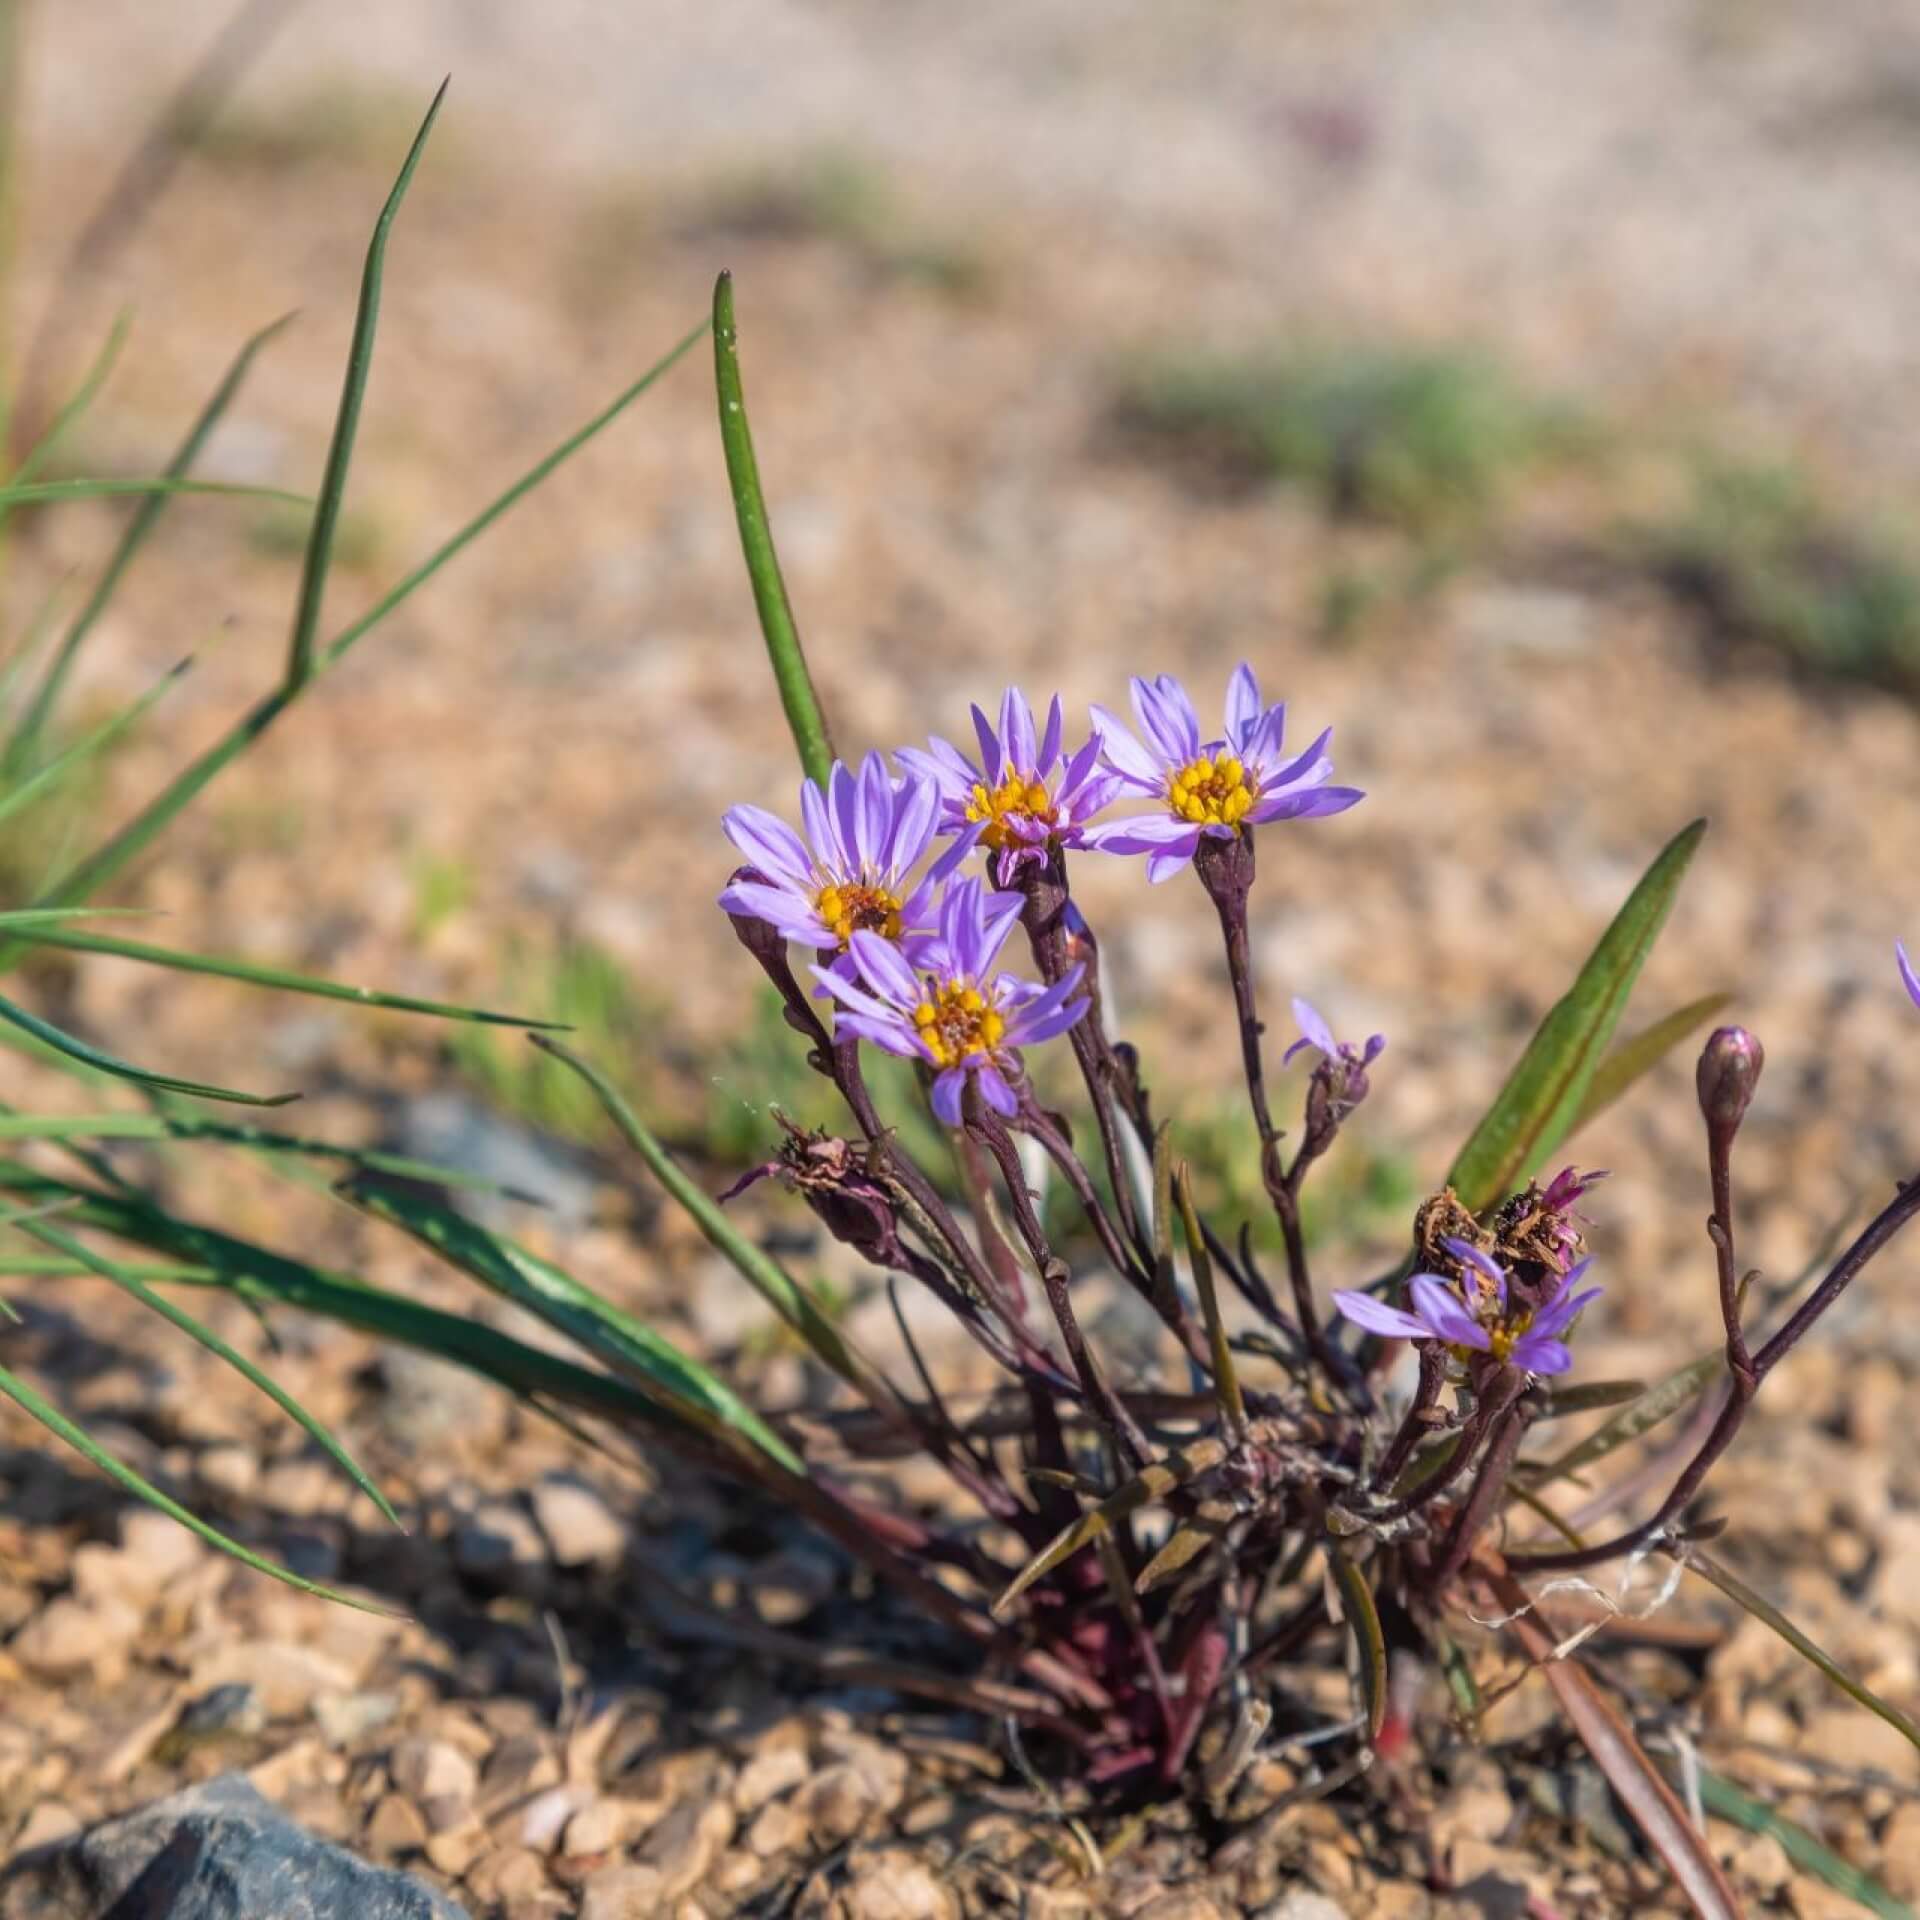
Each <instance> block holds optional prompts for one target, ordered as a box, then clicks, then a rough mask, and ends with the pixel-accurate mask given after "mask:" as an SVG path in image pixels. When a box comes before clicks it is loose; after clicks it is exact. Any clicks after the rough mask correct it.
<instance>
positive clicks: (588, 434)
mask: <svg viewBox="0 0 1920 1920" xmlns="http://www.w3.org/2000/svg"><path fill="white" fill-rule="evenodd" d="M707 326H708V323H707V322H706V321H704V320H703V321H701V322H700V324H699V325H698V326H697V327H695V328H694V329H693V330H692V331H691V332H689V333H688V334H687V335H686V336H685V337H684V338H683V339H682V340H680V341H679V342H678V343H677V344H676V345H675V346H674V347H673V348H672V349H671V350H670V351H669V352H667V353H665V354H663V355H662V356H661V358H660V359H658V360H656V361H655V362H654V363H653V365H652V366H650V367H649V368H648V369H647V370H646V372H645V373H643V374H642V375H641V376H640V377H639V379H637V380H635V381H634V382H633V383H632V385H631V386H628V387H626V388H623V389H622V391H621V392H619V393H617V394H616V395H615V396H614V397H613V399H612V400H610V401H609V402H608V403H607V405H606V406H604V407H602V408H601V409H600V411H599V412H598V413H596V414H595V415H594V416H593V418H592V419H591V420H589V421H588V422H587V423H586V425H585V426H583V427H581V428H579V429H578V430H577V431H576V432H574V433H570V434H569V435H568V436H567V437H566V439H564V440H563V441H561V442H560V444H559V445H558V446H557V447H555V448H554V449H553V451H552V452H551V453H549V454H547V455H546V456H545V457H544V458H543V459H540V460H537V461H536V462H535V463H534V464H533V465H532V466H531V467H529V468H528V469H527V471H526V472H525V473H523V474H522V475H521V476H520V478H519V479H518V480H516V481H515V482H514V483H513V485H512V486H510V487H509V488H507V490H506V491H505V492H504V493H502V494H501V495H499V497H498V498H497V499H495V500H494V501H492V502H491V504H489V505H488V506H486V507H484V508H482V509H481V511H480V512H479V513H477V514H475V515H474V517H473V518H472V519H471V520H469V521H468V522H467V524H466V525H465V526H464V527H462V528H461V529H460V530H459V532H458V533H456V534H454V535H453V536H452V537H451V538H449V539H447V540H445V541H443V542H442V543H441V544H440V545H439V546H437V547H436V548H435V549H434V550H433V552H432V553H430V554H428V556H427V557H426V559H424V560H423V561H421V563H420V564H419V565H418V566H417V567H415V568H414V569H413V571H412V572H411V573H409V574H408V575H407V576H406V577H405V578H404V579H403V580H400V581H399V582H397V583H396V584H395V585H394V586H393V587H392V588H390V589H389V590H388V592H387V593H385V594H384V595H383V596H382V597H381V598H380V599H378V600H376V601H375V602H374V604H373V605H372V606H371V607H369V608H368V609H367V611H366V612H365V613H363V614H362V615H361V616H360V617H359V619H357V620H356V621H354V622H353V624H352V625H351V626H348V627H343V628H342V629H341V631H340V632H339V633H337V634H336V635H335V636H334V637H333V639H332V640H330V641H329V642H328V643H327V649H326V653H325V655H324V662H325V664H326V665H327V666H332V665H333V663H334V662H335V661H336V660H338V659H339V658H340V657H341V656H342V655H343V654H345V653H346V652H347V651H348V649H349V648H350V647H352V646H353V644H354V643H355V642H356V641H357V640H360V639H363V638H364V637H365V636H366V635H367V634H368V633H370V632H372V630H373V629H374V628H375V627H377V626H378V625H379V624H380V622H381V621H382V620H384V619H385V618H386V617H387V615H388V614H390V613H391V612H392V611H393V610H394V608H396V607H397V606H399V605H400V603H401V602H402V601H403V600H406V599H408V598H409V597H410V596H411V595H413V594H414V593H416V592H418V590H419V589H420V588H421V587H423V586H425V585H426V583H427V582H428V581H429V580H431V579H432V578H433V576H434V575H435V574H436V573H438V572H439V571H440V569H441V568H442V567H444V566H445V565H446V564H447V562H448V561H449V560H451V559H452V558H453V557H454V556H455V555H456V554H457V553H459V552H460V550H461V549H462V548H463V547H467V546H470V545H471V544H472V543H473V542H474V541H475V540H477V539H479V537H480V536H481V535H482V534H483V533H485V532H486V530H487V529H488V528H489V527H490V526H492V525H493V523H494V522H495V521H496V520H498V519H499V518H500V517H501V515H502V514H504V513H506V512H508V511H509V510H510V509H511V508H513V507H515V506H517V505H518V504H519V502H520V501H522V500H523V499H525V498H526V496H527V495H528V494H530V493H531V492H532V491H533V490H534V488H535V487H537V486H538V485H539V484H540V483H541V481H543V480H544V479H546V477H547V476H548V475H549V474H550V473H552V472H553V470H554V469H555V468H556V467H558V466H560V465H561V464H562V463H563V462H565V461H567V460H570V459H571V458H572V457H573V456H574V455H575V454H576V453H578V452H579V451H580V449H581V448H582V447H584V446H585V445H586V444H587V442H588V441H589V440H591V439H593V438H594V437H595V436H596V435H597V434H599V433H600V432H601V431H602V430H603V429H605V428H607V427H610V426H611V425H612V424H613V423H614V421H615V420H617V419H618V418H619V417H620V415H621V414H623V413H625V412H626V410H627V409H628V408H629V407H630V406H632V405H633V403H634V402H635V401H636V400H638V399H639V398H640V396H641V395H642V394H643V393H645V392H646V391H647V389H648V388H649V387H651V386H652V385H653V384H654V383H655V381H657V380H659V379H660V378H661V377H662V376H663V375H665V374H666V373H668V372H669V371H670V370H671V369H672V368H673V367H674V366H676V365H677V364H678V363H679V362H680V361H681V360H682V359H683V358H684V357H685V356H686V355H687V354H688V353H689V352H691V351H692V349H693V348H694V347H695V346H696V345H698V343H699V342H700V341H701V340H702V339H703V338H704V337H705V335H706V332H707Z"/></svg>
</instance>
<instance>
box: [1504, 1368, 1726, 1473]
mask: <svg viewBox="0 0 1920 1920" xmlns="http://www.w3.org/2000/svg"><path fill="white" fill-rule="evenodd" d="M1726 1363H1727V1359H1726V1354H1725V1352H1724V1351H1723V1350H1722V1349H1720V1348H1718V1347H1716V1348H1714V1350H1713V1351H1712V1352H1711V1353H1703V1354H1701V1356H1700V1357H1699V1358H1698V1359H1697V1360H1689V1361H1688V1362H1687V1364H1686V1365H1685V1366H1684V1367H1676V1368H1675V1369H1674V1371H1673V1372H1672V1373H1670V1374H1668V1375H1667V1376H1666V1378H1665V1379H1663V1380H1657V1381H1655V1382H1654V1384H1653V1385H1652V1386H1651V1387H1649V1388H1648V1389H1647V1390H1646V1392H1644V1393H1643V1394H1641V1395H1640V1396H1639V1398H1638V1399H1636V1400H1633V1401H1631V1402H1629V1404H1628V1405H1627V1406H1626V1407H1624V1408H1623V1409H1622V1410H1621V1411H1620V1412H1619V1413H1616V1414H1615V1415H1614V1416H1613V1418H1612V1419H1611V1420H1609V1421H1607V1423H1606V1424H1605V1425H1604V1426H1600V1427H1596V1428H1595V1429H1594V1430H1593V1432H1592V1433H1590V1434H1588V1435H1587V1437H1586V1438H1585V1439H1584V1440H1582V1441H1580V1442H1579V1443H1578V1444H1577V1445H1575V1446H1572V1447H1569V1448H1568V1449H1567V1451H1566V1452H1565V1453H1563V1454H1561V1455H1559V1456H1558V1457H1557V1458H1556V1459H1553V1460H1546V1461H1540V1462H1537V1463H1536V1462H1534V1461H1531V1460H1522V1461H1521V1462H1520V1463H1519V1465H1518V1466H1517V1467H1516V1468H1515V1471H1516V1472H1520V1473H1525V1474H1526V1475H1527V1479H1528V1485H1529V1486H1531V1487H1532V1488H1533V1489H1534V1491H1535V1492H1538V1491H1539V1489H1540V1488H1542V1487H1545V1486H1550V1485H1551V1484H1552V1483H1553V1482H1554V1481H1556V1480H1564V1479H1566V1478H1567V1477H1568V1476H1569V1475H1570V1474H1576V1473H1578V1472H1579V1471H1580V1470H1581V1469H1582V1468H1583V1467H1590V1466H1592V1465H1593V1463H1594V1462H1595V1461H1596V1460H1604V1459H1605V1458H1606V1457H1607V1455H1608V1454H1610V1453H1615V1452H1618V1450H1619V1449H1620V1448H1622V1447H1624V1446H1625V1445H1626V1444H1627V1443H1628V1442H1629V1441H1632V1440H1638V1439H1639V1438H1640V1436H1641V1435H1642V1434H1643V1433H1647V1432H1650V1431H1651V1430H1652V1429H1653V1428H1655V1427H1657V1426H1658V1425H1659V1424H1660V1423H1661V1421H1663V1420H1665V1419H1667V1418H1669V1417H1670V1416H1671V1415H1673V1414H1676V1413H1678V1412H1679V1411H1680V1409H1681V1408H1682V1407H1684V1406H1685V1405H1686V1404H1687V1403H1688V1402H1689V1401H1690V1400H1695V1399H1698V1398H1699V1396H1700V1394H1701V1393H1702V1392H1704V1391H1705V1389H1706V1388H1707V1387H1708V1386H1709V1385H1710V1384H1711V1383H1712V1381H1713V1379H1714V1377H1715V1376H1716V1375H1717V1374H1718V1373H1720V1372H1721V1371H1722V1370H1723V1369H1724V1368H1725V1366H1726Z"/></svg>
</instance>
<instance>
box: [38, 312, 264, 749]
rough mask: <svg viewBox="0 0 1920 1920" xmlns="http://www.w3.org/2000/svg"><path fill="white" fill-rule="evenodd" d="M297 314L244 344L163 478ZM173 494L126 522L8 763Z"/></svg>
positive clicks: (181, 466)
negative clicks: (260, 355)
mask: <svg viewBox="0 0 1920 1920" xmlns="http://www.w3.org/2000/svg"><path fill="white" fill-rule="evenodd" d="M292 319H293V315H292V314H290V313H289V314H285V315H283V316H282V317H281V318H280V319H278V320H276V321H274V322H273V323H272V325H271V326H266V327H262V328H261V329H260V331H259V332H258V333H256V334H255V335H254V336H253V338H252V339H251V340H249V341H248V342H247V343H246V345H245V346H243V347H242V348H241V349H240V352H239V354H238V355H237V356H236V357H235V359H234V362H233V365H232V366H230V367H229V368H228V369H227V372H226V377H225V378H224V379H223V380H222V381H221V382H220V384H219V386H217V387H216V388H215V389H214V391H213V397H212V398H211V399H210V400H209V401H208V402H207V404H206V405H205V406H204V407H203V408H202V409H201V410H200V417H199V418H198V419H197V420H195V421H194V423H193V425H192V427H190V428H189V429H188V432H187V437H186V438H185V439H184V440H183V441H181V443H180V446H179V449H178V451H177V452H176V453H175V454H174V456H173V458H172V459H171V460H170V461H169V462H168V463H167V470H166V474H165V476H164V477H165V478H167V479H169V480H184V479H185V478H186V477H187V475H188V473H189V471H190V470H191V469H192V466H193V463H194V462H195V461H196V460H198V459H199V457H200V454H201V451H202V449H203V448H204V447H205V446H206V444H207V440H208V438H209V436H210V435H211V434H212V432H213V430H214V428H215V427H216V426H218V425H219V423H220V421H221V418H222V417H223V416H224V415H225V413H226V411H227V409H228V407H230V406H231V405H232V404H233V402H234V398H235V396H236V395H237V394H238V393H239V391H240V389H241V387H242V385H243V384H244V383H245V381H246V377H247V374H248V373H249V371H250V370H251V369H252V366H253V362H254V357H255V356H256V355H257V354H258V353H259V352H260V350H261V348H263V347H264V346H265V345H266V344H267V342H268V341H269V340H271V339H273V338H274V336H275V335H276V334H278V333H279V332H280V331H281V330H282V329H283V328H285V327H286V326H288V325H289V324H290V323H291V321H292ZM172 498H173V495H172V494H170V493H155V494H152V495H150V496H149V497H148V498H147V499H145V500H144V501H142V502H141V505H140V509H139V511H138V512H137V513H135V514H134V516H133V518H132V519H131V520H129V521H128V522H127V526H126V531H125V532H124V533H122V534H121V536H120V539H119V541H118V543H117V544H116V545H115V547H114V550H113V553H112V555H111V556H110V557H109V559H108V561H107V564H106V566H105V567H104V568H103V569H102V570H101V574H100V578H99V580H98V581H97V582H96V583H95V585H94V589H93V591H92V592H91V593H90V594H89V595H88V596H87V599H86V604H85V605H84V606H83V607H81V609H80V611H79V612H78V613H77V614H75V615H74V617H73V621H72V623H71V624H70V625H69V626H68V628H67V630H66V632H65V634H64V635H62V636H61V640H60V650H59V652H58V653H57V654H55V655H54V657H53V659H52V660H51V661H50V662H49V663H48V666H47V671H46V673H45V675H44V676H43V677H42V679H41V682H40V685H39V686H38V687H37V688H36V689H35V690H34V696H33V699H32V701H31V703H30V704H29V705H28V707H27V710H26V712H25V713H23V714H22V715H21V718H20V723H19V725H18V726H17V727H15V729H14V731H13V736H12V738H11V739H10V740H9V741H8V742H7V752H6V764H7V765H9V766H17V765H30V764H31V763H32V761H33V759H34V756H35V751H36V749H37V747H38V744H39V740H40V736H41V734H42V733H43V732H44V731H45V730H46V726H47V722H48V721H49V720H50V719H51V718H52V717H53V710H54V708H55V707H56V706H57V705H58V704H59V700H60V695H61V692H62V691H63V689H64V688H65V686H66V683H67V675H68V674H69V673H71V672H72V670H73V663H74V660H75V658H76V657H77V656H78V654H79V652H80V648H81V646H82V644H83V643H84V642H85V640H86V638H87V635H88V634H89V633H91V632H92V631H93V626H94V622H95V621H97V620H98V619H99V618H100V616H101V614H103V613H104V612H105V611H106V610H107V607H108V605H109V604H110V603H111V602H112V600H113V596H114V595H115V593H116V592H118V591H119V587H120V583H121V581H122V580H123V579H125V577H126V573H127V569H128V568H129V567H130V566H132V564H133V562H134V558H135V556H136V555H137V554H138V553H139V551H140V549H141V548H142V547H143V546H144V545H145V544H146V542H147V537H148V536H149V535H150V534H151V533H152V532H153V529H154V527H155V525H156V524H157V522H158V521H159V519H160V516H161V515H162V514H163V513H164V512H166V510H167V506H168V503H169V502H170V501H171V500H172Z"/></svg>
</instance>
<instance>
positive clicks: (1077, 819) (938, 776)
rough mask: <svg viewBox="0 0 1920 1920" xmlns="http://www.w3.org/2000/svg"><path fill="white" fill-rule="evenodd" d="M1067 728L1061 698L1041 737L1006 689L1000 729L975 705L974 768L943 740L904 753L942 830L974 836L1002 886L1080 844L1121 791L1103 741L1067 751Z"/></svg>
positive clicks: (1020, 696) (1013, 690) (1023, 703)
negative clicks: (930, 792) (936, 800)
mask: <svg viewBox="0 0 1920 1920" xmlns="http://www.w3.org/2000/svg"><path fill="white" fill-rule="evenodd" d="M1062 730H1063V723H1062V717H1061V711H1060V696H1059V695H1058V694H1055V695H1054V697H1053V700H1052V702H1051V703H1050V704H1049V706H1048V708H1047V722H1046V726H1045V728H1044V730H1043V731H1041V732H1040V733H1039V734H1037V735H1036V733H1035V731H1034V725H1033V709H1032V707H1031V706H1029V705H1028V703H1027V696H1026V695H1025V694H1024V693H1022V692H1021V691H1020V689H1019V688H1018V687H1009V688H1008V689H1007V690H1006V693H1005V694H1004V695H1003V696H1002V698H1001V701H1000V725H999V727H998V728H997V729H996V728H995V726H994V725H993V723H992V721H990V720H989V719H988V718H987V716H986V715H985V714H984V713H983V712H982V711H981V710H980V709H979V708H978V707H975V708H974V709H973V731H974V737H975V739H976V740H978V742H979V745H980V760H979V763H978V764H977V765H976V764H975V763H974V762H973V761H972V760H969V759H968V758H967V756H966V755H965V754H964V753H962V752H961V751H960V749H959V748H958V747H956V746H954V745H953V744H952V743H951V742H950V741H946V740H941V739H938V738H934V739H930V740H929V741H928V742H927V744H926V747H925V749H924V750H922V749H921V748H918V747H902V748H900V749H899V759H900V762H901V764H902V765H903V766H905V767H907V768H909V769H911V770H912V771H913V772H914V773H916V774H918V775H919V776H920V777H921V778H922V779H925V780H930V781H931V782H932V783H933V784H934V786H935V788H936V789H937V790H938V792H939V795H940V806H941V811H940V827H941V830H942V831H944V832H948V833H966V832H968V831H969V830H971V831H973V832H975V833H977V835H978V838H979V841H980V844H982V845H983V846H985V847H986V848H987V871H988V873H989V874H990V875H991V876H992V878H993V881H994V883H995V884H996V885H997V886H1003V887H1010V886H1013V885H1014V884H1015V883H1016V882H1017V880H1018V878H1019V875H1020V872H1021V869H1022V868H1024V867H1031V866H1038V865H1040V864H1041V863H1043V862H1044V861H1045V860H1046V857H1047V853H1048V850H1049V848H1051V847H1074V846H1078V845H1079V844H1080V833H1081V829H1082V828H1083V827H1084V826H1085V825H1086V823H1087V822H1088V821H1089V820H1091V819H1092V818H1093V816H1094V815H1095V814H1096V813H1098V812H1099V811H1100V810H1101V808H1102V807H1104V806H1106V805H1107V804H1108V802H1109V801H1111V800H1112V799H1113V797H1114V795H1115V794H1116V793H1117V792H1118V791H1119V789H1120V779H1119V776H1118V775H1117V774H1115V773H1113V772H1111V771H1110V770H1109V769H1108V768H1106V767H1104V766H1103V765H1102V764H1101V757H1100V738H1099V735H1098V734H1095V735H1094V736H1092V737H1091V738H1090V739H1088V740H1087V741H1086V743H1085V744H1084V745H1082V746H1081V747H1079V748H1078V749H1076V750H1075V751H1074V752H1072V753H1068V752H1066V751H1065V749H1064V747H1063V745H1062V742H1061V734H1062Z"/></svg>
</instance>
